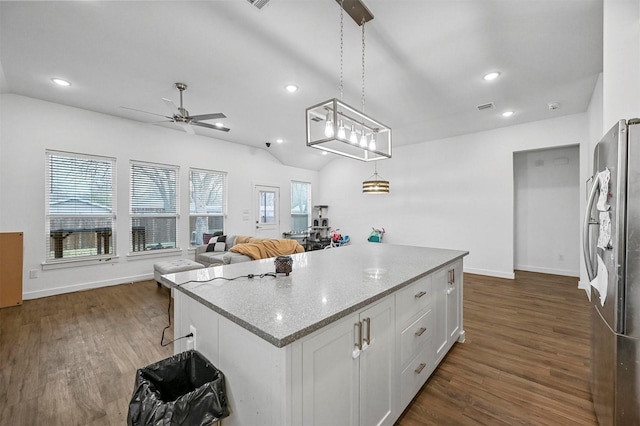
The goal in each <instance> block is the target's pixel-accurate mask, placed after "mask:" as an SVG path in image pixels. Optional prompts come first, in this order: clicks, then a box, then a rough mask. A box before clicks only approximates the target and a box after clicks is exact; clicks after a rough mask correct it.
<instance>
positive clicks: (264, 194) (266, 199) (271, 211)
mask: <svg viewBox="0 0 640 426" xmlns="http://www.w3.org/2000/svg"><path fill="white" fill-rule="evenodd" d="M258 198H259V200H260V207H259V209H260V210H259V218H260V219H259V221H260V223H261V224H274V223H276V215H275V211H276V209H275V203H276V193H275V192H273V191H260V194H259V196H258Z"/></svg>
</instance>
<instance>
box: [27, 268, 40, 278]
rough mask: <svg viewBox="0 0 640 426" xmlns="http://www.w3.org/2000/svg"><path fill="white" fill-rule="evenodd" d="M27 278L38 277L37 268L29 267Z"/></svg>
mask: <svg viewBox="0 0 640 426" xmlns="http://www.w3.org/2000/svg"><path fill="white" fill-rule="evenodd" d="M29 278H38V270H37V269H31V270H30V271H29Z"/></svg>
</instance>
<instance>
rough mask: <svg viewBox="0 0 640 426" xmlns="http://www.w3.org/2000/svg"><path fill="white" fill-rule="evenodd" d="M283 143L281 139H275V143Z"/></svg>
mask: <svg viewBox="0 0 640 426" xmlns="http://www.w3.org/2000/svg"><path fill="white" fill-rule="evenodd" d="M282 142H284V141H283V140H282V139H276V143H282Z"/></svg>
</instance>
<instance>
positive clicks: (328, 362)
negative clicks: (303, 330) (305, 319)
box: [302, 315, 377, 425]
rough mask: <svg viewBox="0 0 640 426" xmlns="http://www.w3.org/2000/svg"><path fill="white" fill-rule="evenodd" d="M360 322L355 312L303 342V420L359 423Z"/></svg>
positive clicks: (309, 422)
mask: <svg viewBox="0 0 640 426" xmlns="http://www.w3.org/2000/svg"><path fill="white" fill-rule="evenodd" d="M359 323H360V319H359V317H358V315H351V316H350V317H348V318H346V319H344V320H341V321H339V322H338V323H337V324H336V325H334V326H332V327H330V328H329V329H327V330H325V331H323V332H322V333H319V334H317V335H316V336H314V337H312V338H310V339H309V340H307V341H305V342H304V343H303V344H302V387H303V388H302V418H303V424H305V425H345V424H349V425H357V424H359V422H360V420H359V415H360V409H359V406H360V404H359V392H360V370H359V362H360V359H359V357H358V358H354V357H353V350H354V347H355V343H356V342H357V340H358V339H359V338H360V336H359V326H358V325H357V324H359ZM376 343H377V342H376Z"/></svg>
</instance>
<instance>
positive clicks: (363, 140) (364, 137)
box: [360, 129, 369, 148]
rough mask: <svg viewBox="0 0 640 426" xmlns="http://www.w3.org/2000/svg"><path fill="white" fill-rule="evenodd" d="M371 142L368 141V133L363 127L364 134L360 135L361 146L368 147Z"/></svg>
mask: <svg viewBox="0 0 640 426" xmlns="http://www.w3.org/2000/svg"><path fill="white" fill-rule="evenodd" d="M368 145H369V144H368V143H367V135H366V134H365V133H364V129H362V135H360V146H361V147H362V148H366V147H367V146H368Z"/></svg>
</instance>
